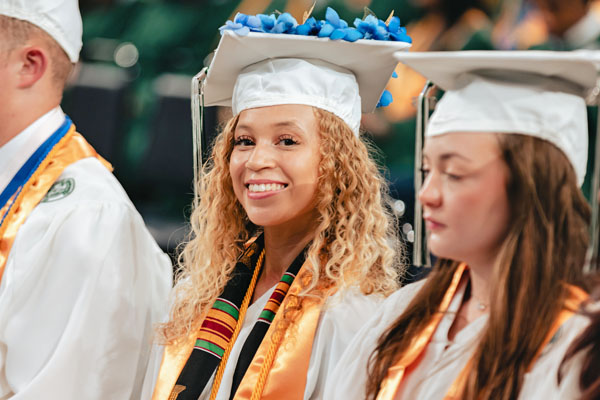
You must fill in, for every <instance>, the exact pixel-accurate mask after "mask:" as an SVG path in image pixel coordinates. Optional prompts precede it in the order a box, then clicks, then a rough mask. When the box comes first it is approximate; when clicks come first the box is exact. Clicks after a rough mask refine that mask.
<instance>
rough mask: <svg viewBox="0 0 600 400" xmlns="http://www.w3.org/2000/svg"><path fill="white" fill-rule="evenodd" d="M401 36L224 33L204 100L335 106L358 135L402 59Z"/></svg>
mask: <svg viewBox="0 0 600 400" xmlns="http://www.w3.org/2000/svg"><path fill="white" fill-rule="evenodd" d="M409 47H410V44H409V43H405V42H399V41H378V40H358V41H356V42H352V43H350V42H346V41H343V40H331V39H329V38H318V37H314V36H301V35H289V34H272V33H261V32H250V33H249V34H247V35H246V36H240V35H237V34H235V33H234V32H232V31H223V36H222V37H221V41H220V43H219V46H218V47H217V50H216V52H215V55H214V58H213V59H212V62H211V65H210V66H209V69H208V75H207V77H206V81H205V84H204V105H206V106H214V105H221V106H231V107H232V109H233V113H234V115H237V114H238V113H240V112H241V111H243V110H245V109H249V108H257V107H265V106H273V105H279V104H306V105H312V106H315V107H319V108H322V109H324V110H327V111H330V112H332V113H334V114H335V115H337V116H338V117H340V118H341V119H342V120H344V121H345V122H346V123H347V124H348V126H350V128H352V130H353V131H354V132H355V133H356V134H358V131H359V127H360V118H361V112H365V113H366V112H372V111H373V110H374V109H375V107H376V105H377V103H378V101H379V98H380V96H381V94H382V92H383V91H384V89H385V86H386V84H387V82H388V80H389V79H390V77H391V75H392V73H393V71H394V68H395V67H396V64H397V61H396V59H395V58H394V53H395V52H398V51H400V50H405V49H407V48H409Z"/></svg>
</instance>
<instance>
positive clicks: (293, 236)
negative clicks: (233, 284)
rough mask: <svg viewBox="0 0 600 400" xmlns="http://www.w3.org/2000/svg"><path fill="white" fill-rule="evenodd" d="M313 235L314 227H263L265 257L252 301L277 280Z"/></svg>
mask: <svg viewBox="0 0 600 400" xmlns="http://www.w3.org/2000/svg"><path fill="white" fill-rule="evenodd" d="M313 237H314V229H286V228H279V227H278V228H272V227H265V228H264V238H265V258H264V261H263V263H264V264H263V270H262V272H261V274H260V278H259V280H258V282H257V283H256V288H255V290H254V296H253V299H252V302H254V301H255V300H256V299H258V298H260V297H261V296H262V295H263V294H264V293H265V292H266V291H267V290H269V289H270V288H271V287H273V286H274V285H276V284H277V282H279V280H280V279H281V276H282V275H283V274H284V272H285V271H286V270H287V269H288V267H289V266H290V264H291V263H292V262H293V261H294V259H295V258H296V257H297V256H298V254H300V252H301V251H302V250H303V249H304V248H305V247H306V245H307V244H308V243H309V242H310V241H311V240H312V239H313Z"/></svg>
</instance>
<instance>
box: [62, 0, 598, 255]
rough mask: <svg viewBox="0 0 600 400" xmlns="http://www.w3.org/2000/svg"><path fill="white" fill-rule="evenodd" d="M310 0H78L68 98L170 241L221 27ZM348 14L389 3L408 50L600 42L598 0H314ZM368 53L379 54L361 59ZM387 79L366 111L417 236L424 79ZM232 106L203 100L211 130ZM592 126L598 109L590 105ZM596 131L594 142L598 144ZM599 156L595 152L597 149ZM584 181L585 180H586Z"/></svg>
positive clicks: (406, 221)
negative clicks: (384, 102)
mask: <svg viewBox="0 0 600 400" xmlns="http://www.w3.org/2000/svg"><path fill="white" fill-rule="evenodd" d="M312 5H313V0H287V1H286V0H273V1H271V0H242V1H239V0H169V1H167V0H81V1H80V7H81V11H82V15H83V29H84V33H83V50H82V53H81V62H80V63H79V65H78V68H77V71H76V73H75V74H74V76H73V78H72V81H71V83H70V85H69V90H68V91H67V93H66V95H65V98H64V100H63V108H64V110H65V112H66V113H67V114H69V115H70V116H71V117H72V119H73V120H74V121H77V122H78V125H79V126H78V128H79V130H80V131H82V132H85V133H86V137H87V139H88V140H89V141H90V142H91V144H92V145H94V147H95V148H96V149H97V150H98V152H99V153H100V154H102V155H103V156H104V157H105V158H107V159H108V160H109V161H110V162H111V163H112V164H113V165H114V166H115V175H116V176H117V177H118V178H119V180H120V181H121V182H122V184H123V185H124V187H125V189H126V190H127V192H128V193H129V195H130V196H131V198H132V200H133V202H134V203H135V205H136V206H137V208H138V209H139V210H140V212H141V213H142V215H143V216H144V219H145V220H146V223H147V224H148V226H149V228H150V230H151V232H152V233H153V234H154V236H155V238H156V239H157V241H158V242H159V244H160V245H161V247H163V249H165V250H168V251H171V252H172V251H173V249H174V248H175V246H176V245H177V243H179V242H180V241H181V240H182V238H183V237H184V236H185V234H186V232H187V230H186V227H185V223H184V221H185V220H186V213H187V212H188V211H189V209H190V205H191V200H192V193H193V189H192V178H193V162H192V135H191V129H192V128H191V114H190V79H191V77H192V76H193V75H194V74H196V73H197V72H198V71H200V69H201V68H202V67H203V66H204V64H205V58H206V57H207V55H208V54H209V53H210V52H211V51H212V50H214V48H215V47H216V45H217V43H218V38H219V33H218V28H219V26H221V25H223V24H224V22H225V21H226V20H228V19H233V17H234V16H235V15H236V13H237V12H242V13H246V14H258V13H263V12H264V13H270V12H277V11H279V12H286V11H287V12H290V13H291V14H292V15H293V16H294V17H296V19H297V20H301V19H302V15H303V13H304V11H306V10H308V9H310V8H311V6H312ZM327 6H331V7H333V8H335V9H336V10H338V12H339V14H340V17H342V18H344V19H346V20H348V21H352V20H353V19H354V17H357V16H358V17H362V15H363V12H364V10H365V7H368V9H370V10H371V11H372V12H374V13H375V14H376V15H377V16H378V17H379V18H381V19H384V20H385V19H386V18H387V15H383V13H384V10H391V9H393V10H394V15H396V16H399V17H400V19H401V23H402V25H405V26H406V28H407V31H408V34H409V35H410V36H411V37H412V39H413V47H412V50H418V51H447V50H492V49H498V50H511V49H518V50H525V49H552V50H573V49H586V48H587V49H600V1H598V0H569V1H567V0H394V1H392V0H377V1H370V0H331V1H328V0H317V1H316V3H315V6H314V10H313V15H315V16H317V17H320V16H323V15H324V13H325V8H326V7H327ZM365 62H376V61H375V60H365ZM396 72H397V74H398V78H397V79H393V80H392V81H391V83H390V85H389V88H388V89H389V90H390V91H391V92H392V95H393V97H394V102H393V103H392V104H391V106H389V107H386V108H385V109H380V110H377V112H375V113H373V114H371V115H368V116H366V117H363V127H364V129H365V131H366V132H367V135H368V136H369V137H370V139H371V140H372V141H373V142H374V144H375V149H377V150H376V151H377V152H378V160H380V162H381V165H382V166H385V167H386V170H387V172H386V176H387V178H388V179H389V182H390V187H391V192H392V196H393V197H394V198H395V199H398V201H397V202H396V203H394V204H393V205H392V207H393V209H394V211H395V212H396V213H397V214H398V216H399V217H400V219H401V221H402V222H401V223H403V227H402V231H403V233H404V234H405V235H407V237H406V238H407V239H408V240H409V241H410V239H411V237H410V234H411V230H412V227H411V225H410V223H411V222H412V205H413V202H414V192H413V180H412V177H413V175H414V174H413V166H414V131H415V125H416V123H415V111H416V109H415V107H414V104H413V103H414V100H413V99H414V98H415V96H417V95H418V93H419V92H420V91H421V89H422V87H423V85H424V83H425V79H424V78H422V77H421V76H419V75H418V74H417V73H415V72H413V71H412V70H408V69H407V68H406V67H403V66H402V65H399V66H398V67H397V70H396ZM226 114H227V111H226V110H216V109H212V108H207V109H206V110H205V118H204V126H205V129H206V130H207V132H208V133H209V135H212V136H214V134H215V133H216V132H218V129H219V122H220V121H222V120H223V119H224V118H225V116H226ZM588 119H589V120H590V129H594V130H595V126H596V125H595V121H596V110H590V112H589V116H588ZM594 136H595V135H590V140H591V142H590V148H591V149H593V147H594V140H593V139H594ZM590 160H593V158H590ZM588 187H589V182H587V183H586V185H585V186H584V191H589V189H588Z"/></svg>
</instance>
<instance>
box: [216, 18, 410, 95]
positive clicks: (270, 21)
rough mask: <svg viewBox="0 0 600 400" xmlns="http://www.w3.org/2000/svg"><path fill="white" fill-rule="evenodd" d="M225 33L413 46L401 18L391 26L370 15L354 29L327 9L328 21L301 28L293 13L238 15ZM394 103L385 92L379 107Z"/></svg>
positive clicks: (312, 21) (307, 23)
mask: <svg viewBox="0 0 600 400" xmlns="http://www.w3.org/2000/svg"><path fill="white" fill-rule="evenodd" d="M225 30H230V31H233V32H235V33H236V34H237V35H240V36H246V35H248V33H250V32H262V33H279V34H290V35H301V36H317V37H320V38H329V39H331V40H345V41H348V42H355V41H357V40H359V39H367V40H384V41H397V42H406V43H412V39H411V38H410V36H408V35H407V33H406V28H404V27H402V26H401V25H400V18H398V17H392V18H390V19H389V23H388V24H386V23H385V22H384V21H382V20H380V19H378V18H377V17H375V16H374V15H367V16H366V17H365V18H364V19H360V18H356V19H355V20H354V27H350V26H348V23H347V22H346V21H344V20H343V19H341V18H340V16H339V14H338V13H337V12H336V11H335V10H334V9H333V8H331V7H327V10H326V12H325V20H321V21H319V20H316V19H315V18H314V17H310V18H308V19H306V21H304V23H302V24H298V22H297V21H296V19H295V18H294V17H293V16H292V15H291V14H290V13H283V14H280V15H279V16H275V14H270V15H266V14H258V15H246V14H242V13H237V15H236V16H235V18H234V19H233V21H227V22H226V23H225V25H223V26H222V27H220V28H219V31H220V32H221V34H223V31H225ZM395 74H396V73H395V72H394V75H395ZM394 77H396V76H394ZM391 102H392V94H391V93H390V92H389V91H387V90H385V91H384V92H383V94H382V95H381V99H380V100H379V103H378V104H377V107H385V106H388V105H389V104H390V103H391Z"/></svg>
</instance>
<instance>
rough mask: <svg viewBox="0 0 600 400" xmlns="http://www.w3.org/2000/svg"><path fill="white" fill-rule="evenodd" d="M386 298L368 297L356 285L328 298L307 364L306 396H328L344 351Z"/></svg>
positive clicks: (306, 397)
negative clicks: (327, 390) (326, 394)
mask: <svg viewBox="0 0 600 400" xmlns="http://www.w3.org/2000/svg"><path fill="white" fill-rule="evenodd" d="M382 300H383V298H382V297H381V296H378V295H370V296H366V295H364V294H362V293H360V291H359V290H358V289H357V288H351V289H347V290H345V291H343V292H339V293H336V294H335V295H333V296H332V297H331V298H329V299H328V300H327V303H326V304H325V308H324V310H323V311H322V313H321V317H320V320H319V326H318V327H317V331H316V333H315V338H314V341H313V348H312V352H311V357H310V363H309V367H308V374H307V380H306V388H305V391H304V398H305V399H307V400H308V399H325V398H327V396H325V395H324V389H325V385H326V383H327V382H328V381H329V380H330V379H331V374H332V372H333V371H334V369H335V368H336V366H337V364H338V362H339V360H340V358H341V356H342V354H343V353H344V352H345V351H346V350H348V348H349V347H348V346H349V344H350V342H351V341H352V339H353V338H354V336H355V335H356V333H357V332H358V331H359V330H360V328H361V327H362V326H363V324H364V322H365V321H366V320H367V319H368V318H369V316H371V315H372V314H373V313H374V312H375V310H376V309H377V307H378V306H379V304H380V303H381V301H382Z"/></svg>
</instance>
